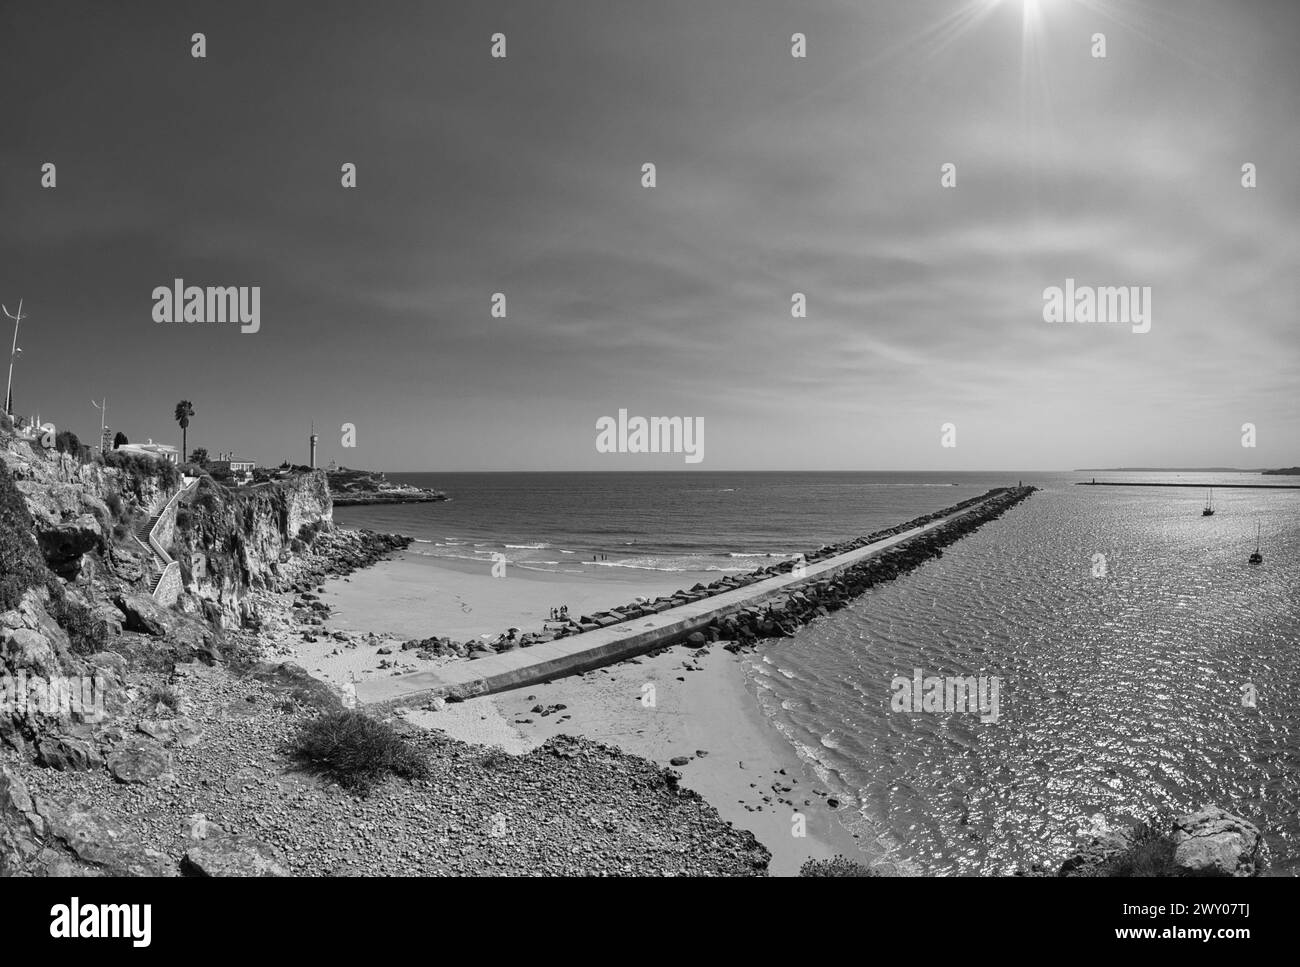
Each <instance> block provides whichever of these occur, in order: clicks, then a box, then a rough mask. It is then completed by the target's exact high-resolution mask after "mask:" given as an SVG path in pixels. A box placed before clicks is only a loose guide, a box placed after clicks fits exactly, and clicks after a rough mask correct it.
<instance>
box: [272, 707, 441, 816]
mask: <svg viewBox="0 0 1300 967" xmlns="http://www.w3.org/2000/svg"><path fill="white" fill-rule="evenodd" d="M288 751H289V754H290V755H291V756H293V758H295V759H297V760H298V761H299V762H300V763H301V764H302V765H303V766H304V767H305V768H307V769H308V770H309V771H311V772H313V773H316V774H317V775H320V776H322V777H324V778H326V779H329V780H332V781H333V782H337V783H338V784H339V785H340V786H342V787H343V788H344V789H347V790H349V791H351V792H354V793H357V794H359V795H363V796H364V795H366V794H368V793H369V792H370V791H371V790H372V789H374V788H375V787H376V786H378V785H379V784H380V783H381V782H383V781H384V780H385V779H387V778H388V777H389V776H399V777H401V778H403V779H421V778H423V777H424V776H426V775H428V773H429V764H428V763H427V762H426V761H425V759H424V757H423V756H422V755H421V754H420V752H419V751H418V750H417V749H416V748H415V747H414V746H412V745H411V743H410V742H409V741H408V740H407V739H406V738H404V737H403V736H401V735H399V734H398V733H397V732H395V731H394V730H393V728H392V727H391V726H389V725H385V724H384V723H383V722H380V721H377V720H376V719H372V718H371V717H370V716H368V715H364V714H362V713H361V712H356V711H352V710H350V709H349V710H344V711H339V712H326V713H324V714H323V715H321V716H319V717H318V718H315V719H312V720H311V721H310V722H308V723H307V724H306V725H304V726H303V727H302V729H301V730H300V731H299V732H298V734H297V736H295V737H294V739H293V740H292V742H291V743H290V745H289V749H288Z"/></svg>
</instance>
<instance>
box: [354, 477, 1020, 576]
mask: <svg viewBox="0 0 1300 967" xmlns="http://www.w3.org/2000/svg"><path fill="white" fill-rule="evenodd" d="M388 476H389V478H390V479H391V480H393V481H395V482H399V483H410V484H414V485H416V486H421V487H431V488H434V489H437V490H443V491H445V492H446V493H447V494H448V495H449V496H450V497H451V498H452V499H451V500H448V501H446V502H442V503H436V504H406V505H398V506H390V507H340V508H338V509H337V510H336V511H335V518H336V519H337V520H338V521H339V522H340V523H341V524H343V525H345V526H348V527H369V528H371V529H373V530H380V531H396V532H400V533H403V534H408V535H410V536H412V537H414V538H416V541H417V543H416V544H415V545H414V546H413V548H412V549H413V551H414V552H415V553H419V554H425V555H429V556H432V557H445V558H450V559H458V560H476V561H484V562H490V561H491V560H493V557H492V555H493V554H504V555H505V557H506V560H507V561H508V562H509V563H510V564H511V565H514V566H519V567H525V568H533V569H536V570H551V571H561V572H563V571H569V572H575V573H592V572H593V571H594V572H596V573H599V572H600V571H601V570H602V569H608V568H619V569H630V570H633V571H635V570H656V571H716V572H719V574H722V573H739V572H743V571H749V570H753V569H754V568H756V567H762V566H765V565H767V564H770V563H774V562H775V561H776V560H780V559H781V558H782V557H785V556H789V555H793V554H798V553H802V552H806V551H808V550H810V549H812V548H815V547H818V546H820V545H822V544H826V543H829V542H832V541H838V540H842V539H844V538H845V537H849V536H856V535H859V534H865V533H869V532H871V531H873V530H878V529H880V528H882V527H888V526H891V525H893V524H896V523H898V522H899V521H902V520H906V519H908V518H911V517H916V516H918V515H920V514H923V513H928V512H929V511H932V510H938V509H940V508H942V507H946V506H948V505H950V504H955V503H957V502H958V501H960V500H963V499H965V498H967V497H971V496H974V495H976V494H980V493H983V492H984V491H985V490H988V489H989V488H990V487H997V486H1004V485H1006V484H1007V483H1008V482H1010V483H1012V484H1014V483H1015V482H1016V480H1017V479H1018V478H1017V477H1016V475H1015V474H1006V473H995V474H985V473H967V474H949V473H933V474H930V473H921V474H905V473H712V472H676V473H673V472H670V473H450V474H429V473H411V474H403V473H391V474H389V475H388ZM593 557H596V558H598V560H595V561H593V560H592V558H593ZM768 558H771V560H768Z"/></svg>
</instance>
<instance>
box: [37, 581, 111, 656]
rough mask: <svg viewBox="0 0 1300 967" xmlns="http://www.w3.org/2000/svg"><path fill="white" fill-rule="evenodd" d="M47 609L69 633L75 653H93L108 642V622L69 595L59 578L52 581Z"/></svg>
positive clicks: (101, 648)
mask: <svg viewBox="0 0 1300 967" xmlns="http://www.w3.org/2000/svg"><path fill="white" fill-rule="evenodd" d="M49 589H50V603H49V606H48V608H47V610H48V611H49V613H50V617H51V618H53V619H54V620H55V622H56V623H57V624H58V626H59V627H60V628H62V629H63V630H64V631H66V632H67V633H68V640H69V642H70V644H71V650H72V653H73V654H74V655H93V654H95V652H98V651H103V650H104V646H105V645H106V644H107V643H108V622H106V621H105V620H104V619H103V618H101V617H100V616H99V615H97V614H95V612H93V611H91V610H90V608H88V607H86V606H85V605H84V604H82V603H81V602H80V601H74V600H73V599H72V598H70V597H68V595H67V592H65V591H64V590H63V587H62V586H61V585H60V584H59V583H58V581H57V580H55V581H51V583H50V586H49Z"/></svg>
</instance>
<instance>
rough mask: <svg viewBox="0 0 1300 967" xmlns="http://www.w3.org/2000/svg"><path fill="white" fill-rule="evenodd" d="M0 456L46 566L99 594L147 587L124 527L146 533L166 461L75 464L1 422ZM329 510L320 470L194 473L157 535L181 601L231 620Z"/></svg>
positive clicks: (164, 492)
mask: <svg viewBox="0 0 1300 967" xmlns="http://www.w3.org/2000/svg"><path fill="white" fill-rule="evenodd" d="M0 464H2V465H3V466H4V468H6V469H7V471H9V472H12V474H13V480H14V485H15V487H16V489H17V491H18V493H19V494H20V495H21V497H22V500H23V502H24V503H25V504H26V506H27V509H28V511H29V513H30V515H31V529H32V532H33V536H34V537H35V539H36V542H37V545H38V546H39V548H40V550H41V552H42V554H43V556H44V558H45V562H46V564H47V565H48V567H49V568H50V570H51V571H53V572H54V573H55V574H57V575H58V576H59V577H61V578H63V580H64V581H65V582H66V583H68V584H69V585H76V586H78V587H79V588H80V589H81V591H82V592H84V593H85V594H86V596H87V597H88V598H95V599H98V600H100V601H102V600H104V599H107V598H109V597H111V596H113V595H116V594H119V593H123V592H125V593H133V594H146V595H147V594H148V593H149V592H150V591H152V590H153V587H152V582H153V580H155V579H156V576H157V573H158V572H157V568H156V566H155V562H154V560H153V557H152V555H151V554H150V553H149V552H148V551H147V550H146V549H144V548H143V547H142V546H141V545H140V543H138V542H137V541H136V540H135V539H134V537H133V536H132V535H133V532H134V534H135V535H136V536H145V537H146V540H147V533H146V532H147V526H148V521H149V515H150V514H151V513H154V512H157V511H159V510H160V509H162V507H163V506H164V504H165V503H166V501H167V499H168V498H169V497H170V496H171V495H172V494H174V493H175V491H176V489H177V486H176V485H172V484H171V483H169V481H168V480H167V477H168V475H169V474H170V476H172V477H174V476H175V474H174V471H168V473H162V474H159V475H157V476H153V475H151V472H148V471H146V472H141V471H140V470H139V469H138V468H135V469H133V468H129V467H128V468H124V469H119V468H115V467H108V466H103V465H101V464H97V463H85V464H82V463H80V462H78V461H77V460H76V459H74V458H73V457H70V456H67V455H65V454H60V453H58V452H56V451H53V450H45V449H43V448H41V447H40V446H37V445H33V444H31V443H29V442H28V441H26V440H24V439H21V438H19V437H18V436H16V435H15V434H13V433H11V432H0ZM333 513H334V512H333V505H332V503H331V500H330V492H329V485H328V483H327V481H326V477H325V474H324V472H323V471H313V472H309V473H302V474H297V475H295V476H292V477H289V478H287V479H284V480H277V481H275V482H273V483H268V484H263V485H260V486H257V487H250V488H246V489H241V490H227V489H226V488H224V487H221V486H219V485H217V484H216V483H214V482H213V481H211V480H208V479H204V480H201V481H200V482H199V484H198V485H197V487H196V488H195V489H194V490H193V491H191V492H190V493H187V494H185V495H184V496H183V497H182V498H181V500H180V502H179V507H177V509H176V512H175V514H174V515H171V514H168V515H164V516H163V517H162V519H161V520H160V522H159V524H160V526H159V528H158V532H157V535H156V536H157V537H158V539H159V543H160V544H161V545H162V547H163V548H164V549H165V550H167V551H168V552H169V553H170V554H171V555H172V557H173V558H175V560H176V561H177V562H179V564H180V568H181V579H182V584H183V593H182V594H181V601H180V608H181V610H182V611H187V612H190V613H192V614H194V613H204V614H205V615H206V616H207V617H208V618H217V617H220V619H221V622H222V623H223V624H225V625H226V626H231V625H237V624H239V623H240V621H241V619H242V618H243V617H244V615H243V614H242V613H241V603H242V601H243V599H244V597H245V595H246V593H247V592H248V591H249V590H250V589H254V588H279V587H281V586H282V584H283V580H282V575H281V565H283V564H284V563H286V562H287V561H288V560H289V559H290V557H291V556H292V555H293V553H294V552H295V550H297V549H298V548H297V547H295V541H297V540H298V539H299V538H300V536H304V535H306V536H312V535H314V532H315V531H316V530H319V529H321V528H329V527H330V526H332V522H333ZM304 528H306V531H304ZM300 546H301V545H299V547H300ZM205 601H206V602H211V603H212V604H211V605H209V604H205ZM213 605H215V608H214V607H213Z"/></svg>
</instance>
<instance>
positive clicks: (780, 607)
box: [697, 487, 1037, 651]
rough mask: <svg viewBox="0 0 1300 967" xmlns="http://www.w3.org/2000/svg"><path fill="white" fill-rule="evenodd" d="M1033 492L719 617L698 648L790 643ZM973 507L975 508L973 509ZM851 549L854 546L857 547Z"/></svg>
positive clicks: (994, 494)
mask: <svg viewBox="0 0 1300 967" xmlns="http://www.w3.org/2000/svg"><path fill="white" fill-rule="evenodd" d="M1036 489H1037V488H1035V487H1012V488H1008V489H1006V490H1003V491H1000V492H999V491H990V492H989V493H988V494H985V495H984V497H979V498H975V500H974V501H966V502H964V505H965V506H967V507H971V509H970V510H968V511H967V512H966V513H964V514H959V515H958V516H956V517H952V518H951V519H950V520H948V521H947V522H945V523H944V524H942V525H940V526H939V527H937V528H935V529H933V530H928V531H925V532H923V533H921V534H918V535H916V536H915V537H913V538H911V539H909V540H907V541H905V542H904V543H901V544H899V545H897V546H896V547H891V548H889V549H888V550H885V551H883V552H882V553H880V554H879V555H876V556H873V557H868V558H865V559H864V560H862V561H860V562H858V563H856V564H851V565H849V566H848V567H846V568H844V569H843V570H841V571H839V572H838V573H836V574H835V575H834V576H833V577H828V578H820V579H817V580H810V581H808V582H807V583H805V584H803V585H801V586H800V587H798V588H797V589H796V590H793V591H792V592H791V593H790V594H789V595H788V596H787V597H785V598H782V599H780V600H776V601H771V602H768V603H766V604H764V605H763V606H762V607H759V606H757V605H756V606H754V607H749V608H743V609H741V610H739V611H736V612H733V613H731V614H727V615H723V616H720V617H719V618H718V619H717V620H715V621H714V622H713V623H712V624H710V625H709V626H708V627H707V628H706V629H704V631H703V632H702V633H701V634H702V635H703V638H704V641H699V642H697V643H699V644H703V643H704V642H707V641H718V640H725V641H727V642H728V644H727V645H726V647H727V648H728V650H731V651H737V650H739V649H741V648H744V647H745V646H747V645H752V644H755V643H757V641H758V640H759V639H762V638H778V637H781V638H788V637H790V636H792V635H793V634H794V633H795V630H796V629H797V628H799V627H800V626H802V625H805V624H807V623H808V622H809V621H811V620H813V619H814V618H818V617H825V616H826V615H828V614H830V613H831V612H832V611H838V610H840V609H841V608H844V607H846V606H847V605H848V604H849V603H850V602H851V601H852V600H853V599H854V598H856V597H858V596H859V595H861V594H863V593H864V592H866V591H868V590H870V589H871V588H872V587H873V586H875V585H877V584H883V583H885V582H886V581H892V580H894V579H895V578H897V577H902V576H903V575H904V574H908V573H910V572H911V571H914V570H916V569H917V568H918V567H920V566H921V565H922V564H924V563H925V562H926V561H928V560H930V559H931V558H935V557H942V556H943V549H944V548H945V547H948V546H949V545H950V544H955V543H956V542H957V541H959V540H961V539H962V538H963V537H965V536H966V535H967V534H970V533H971V532H973V531H975V530H977V529H978V528H980V527H981V526H983V525H984V524H986V523H988V522H989V521H991V520H995V519H997V518H998V517H1001V516H1002V515H1003V514H1004V513H1006V512H1007V511H1008V510H1010V509H1011V508H1012V507H1014V506H1015V505H1016V504H1018V503H1020V502H1021V501H1022V500H1024V499H1025V498H1027V497H1028V496H1029V495H1030V494H1032V493H1033V492H1034V491H1035V490H1036ZM973 504H978V505H979V506H972V505H973ZM962 506H963V504H959V505H957V507H958V508H961V507H962ZM951 513H952V511H951V510H949V511H940V512H938V513H937V514H931V515H927V518H928V519H927V518H917V521H919V523H917V522H910V521H909V522H908V523H907V524H900V525H899V526H898V527H895V528H890V529H889V530H886V531H879V532H877V533H876V534H873V535H870V536H869V537H867V538H865V539H864V541H865V544H867V545H869V544H872V543H875V542H877V541H879V540H882V539H884V538H886V537H889V536H890V535H896V534H900V533H905V532H906V531H909V530H914V529H915V528H917V527H920V526H924V525H925V524H926V523H929V522H930V521H931V520H934V519H936V518H942V517H945V516H949V515H950V514H951ZM853 543H854V545H857V542H853ZM857 546H862V545H857ZM848 549H852V547H850V548H848ZM835 553H837V554H838V553H842V552H835ZM831 556H834V555H831ZM786 570H789V568H786Z"/></svg>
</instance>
